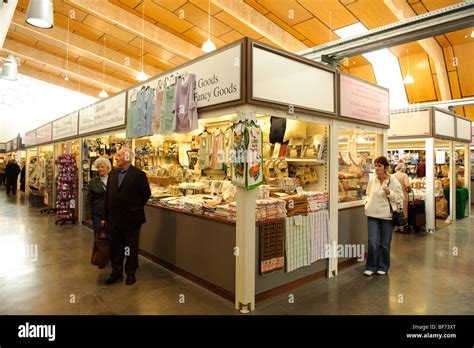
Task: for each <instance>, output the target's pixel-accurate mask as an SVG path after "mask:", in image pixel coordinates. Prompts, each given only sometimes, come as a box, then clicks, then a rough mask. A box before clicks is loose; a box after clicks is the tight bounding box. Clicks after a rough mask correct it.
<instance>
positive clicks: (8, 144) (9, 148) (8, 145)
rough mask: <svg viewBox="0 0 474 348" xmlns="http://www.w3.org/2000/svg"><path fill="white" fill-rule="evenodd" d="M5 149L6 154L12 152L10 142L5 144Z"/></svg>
mask: <svg viewBox="0 0 474 348" xmlns="http://www.w3.org/2000/svg"><path fill="white" fill-rule="evenodd" d="M6 148H7V152H10V151H12V142H11V141H9V142H7V146H6Z"/></svg>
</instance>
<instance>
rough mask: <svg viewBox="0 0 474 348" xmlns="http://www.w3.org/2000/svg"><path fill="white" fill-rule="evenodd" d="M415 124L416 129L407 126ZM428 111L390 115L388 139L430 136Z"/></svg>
mask: <svg viewBox="0 0 474 348" xmlns="http://www.w3.org/2000/svg"><path fill="white" fill-rule="evenodd" d="M410 124H416V127H407V125H410ZM430 134H431V128H430V111H429V110H422V111H410V112H406V113H401V114H391V115H390V128H389V130H388V136H389V137H401V136H415V135H430Z"/></svg>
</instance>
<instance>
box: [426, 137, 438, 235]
mask: <svg viewBox="0 0 474 348" xmlns="http://www.w3.org/2000/svg"><path fill="white" fill-rule="evenodd" d="M425 147H426V158H425V160H426V200H425V212H426V231H427V232H431V233H433V232H434V231H435V229H436V218H435V213H436V211H435V191H434V139H433V138H428V139H426V140H425Z"/></svg>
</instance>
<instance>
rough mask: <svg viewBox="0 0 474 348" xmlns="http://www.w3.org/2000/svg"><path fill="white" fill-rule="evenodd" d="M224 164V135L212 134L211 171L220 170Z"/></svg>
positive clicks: (219, 132)
mask: <svg viewBox="0 0 474 348" xmlns="http://www.w3.org/2000/svg"><path fill="white" fill-rule="evenodd" d="M223 163H224V133H222V132H221V131H217V132H214V133H213V134H212V169H222V165H223Z"/></svg>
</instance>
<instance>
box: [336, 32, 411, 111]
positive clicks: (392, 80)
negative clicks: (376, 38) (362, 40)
mask: <svg viewBox="0 0 474 348" xmlns="http://www.w3.org/2000/svg"><path fill="white" fill-rule="evenodd" d="M368 31H369V30H368V29H367V28H366V27H365V26H364V25H362V24H361V23H355V24H352V25H349V26H347V27H344V28H341V29H338V30H335V33H336V34H337V35H338V36H339V37H340V38H341V39H347V38H349V37H353V36H357V35H360V34H364V33H366V32H368ZM362 56H363V57H364V58H365V59H367V60H368V61H369V62H370V63H371V64H372V68H373V70H374V74H375V79H376V81H377V84H378V85H380V86H383V87H386V88H388V89H389V90H390V108H397V107H404V106H407V105H408V98H407V94H406V91H405V87H404V84H403V77H402V73H401V71H400V64H399V62H398V59H397V57H395V55H394V54H393V53H392V52H390V51H389V50H388V49H387V48H384V49H381V50H378V51H374V52H370V53H365V54H362Z"/></svg>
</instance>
